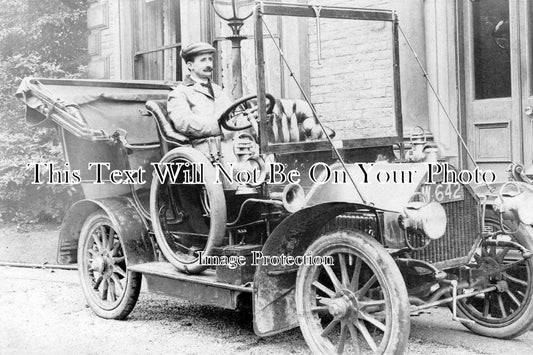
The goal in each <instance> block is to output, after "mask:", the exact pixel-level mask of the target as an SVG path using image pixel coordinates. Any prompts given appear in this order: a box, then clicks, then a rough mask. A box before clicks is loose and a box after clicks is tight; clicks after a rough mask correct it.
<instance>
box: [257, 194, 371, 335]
mask: <svg viewBox="0 0 533 355" xmlns="http://www.w3.org/2000/svg"><path fill="white" fill-rule="evenodd" d="M361 208H365V209H368V206H364V205H358V204H349V203H325V204H320V205H315V206H313V207H310V208H306V209H303V210H300V211H298V212H296V213H294V214H292V215H290V216H288V217H287V218H285V219H284V220H283V221H282V222H281V223H280V224H279V226H278V227H277V228H276V229H275V230H274V231H273V232H272V234H271V235H270V237H269V238H268V240H267V241H266V243H265V245H264V246H263V249H262V253H263V255H267V256H280V255H282V254H284V255H287V256H288V255H291V256H294V257H296V256H303V255H305V251H306V250H307V248H308V247H309V245H311V243H312V242H313V241H314V240H315V239H316V238H317V237H318V231H319V230H320V228H321V227H322V226H324V225H325V224H326V223H327V222H328V221H329V220H331V219H332V218H334V217H335V216H338V215H340V214H343V213H345V212H352V211H356V210H358V209H361ZM297 271H298V267H297V266H287V265H263V264H261V263H260V262H259V264H258V266H257V269H256V272H255V278H254V297H253V300H254V304H253V307H254V331H255V333H256V334H257V335H259V336H268V335H273V334H276V333H279V332H282V331H285V330H288V329H291V328H294V327H297V326H298V317H297V315H296V306H295V303H294V291H295V288H294V286H295V283H296V273H297Z"/></svg>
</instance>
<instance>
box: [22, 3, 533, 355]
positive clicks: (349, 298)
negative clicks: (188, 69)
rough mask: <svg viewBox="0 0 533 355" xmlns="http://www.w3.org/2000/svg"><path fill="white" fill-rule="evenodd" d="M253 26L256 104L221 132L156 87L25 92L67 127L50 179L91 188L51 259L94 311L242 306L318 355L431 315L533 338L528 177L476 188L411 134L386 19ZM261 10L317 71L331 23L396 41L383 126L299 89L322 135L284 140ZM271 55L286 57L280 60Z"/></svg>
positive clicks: (86, 83)
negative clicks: (196, 120)
mask: <svg viewBox="0 0 533 355" xmlns="http://www.w3.org/2000/svg"><path fill="white" fill-rule="evenodd" d="M253 18H254V19H255V35H254V44H255V53H256V59H255V60H256V61H255V64H256V73H257V75H256V87H257V95H254V96H252V97H246V98H243V99H242V100H238V101H237V102H235V104H233V105H232V106H231V107H229V108H228V110H227V111H226V112H224V114H222V116H221V117H220V122H221V125H222V127H224V128H225V129H226V130H227V131H226V135H225V136H224V139H221V138H220V137H213V138H208V139H205V140H201V141H190V140H189V139H188V138H187V137H185V136H184V135H182V134H181V133H180V132H177V131H175V130H174V129H173V127H172V122H171V121H169V120H168V118H167V115H166V101H165V100H166V97H167V94H168V91H169V90H170V89H171V85H169V84H166V83H156V82H140V81H138V82H134V81H130V82H117V81H94V80H61V79H34V78H28V79H25V80H24V81H23V83H22V84H21V86H20V89H19V92H18V93H17V95H19V97H20V98H21V99H22V100H24V102H25V103H26V105H27V120H28V122H29V123H31V124H41V125H45V124H52V125H55V126H57V127H59V131H60V133H61V137H62V143H63V147H64V151H65V156H66V158H67V161H68V163H69V166H68V167H48V169H49V170H50V169H52V170H53V169H56V170H57V174H54V173H51V174H50V176H55V177H56V178H57V179H60V178H61V177H62V179H63V180H62V181H60V182H63V183H65V182H66V183H68V182H69V179H68V178H69V176H70V177H72V176H74V175H79V180H80V182H81V184H82V187H83V189H84V193H85V197H86V198H85V199H84V200H82V201H79V202H77V203H75V204H74V205H73V206H72V207H71V208H70V209H69V211H68V212H67V214H66V216H65V218H64V221H63V224H62V228H61V233H60V240H59V251H58V261H59V262H60V263H66V264H70V263H76V262H77V263H78V269H79V275H80V281H81V286H82V289H83V292H84V294H85V297H86V299H87V302H88V304H89V306H90V307H91V308H92V310H93V311H94V312H95V313H96V314H98V315H99V316H100V317H103V318H109V319H124V318H126V317H127V316H128V314H129V313H130V312H131V311H132V309H133V308H134V306H135V303H136V301H137V298H138V295H139V292H140V288H141V280H142V277H144V279H145V281H146V283H147V286H148V290H149V291H151V292H156V293H162V294H165V295H172V296H177V297H181V298H186V299H190V300H194V301H196V302H199V303H204V304H210V305H217V306H220V307H224V308H228V309H237V308H238V307H244V306H246V305H251V307H252V313H253V324H254V330H255V332H256V334H257V335H258V336H268V335H272V334H276V333H279V332H282V331H285V330H288V329H291V328H294V327H298V326H299V327H300V328H301V331H302V333H303V336H304V338H305V340H306V342H307V344H308V346H309V348H310V349H311V351H312V352H313V353H317V354H318V353H321V354H322V353H328V354H329V353H358V352H373V353H380V354H381V353H383V354H399V353H402V352H403V351H404V350H405V349H406V346H407V342H408V337H409V329H410V318H409V317H410V315H411V314H416V313H419V312H420V311H422V310H424V309H429V308H431V307H435V306H439V305H449V307H450V309H451V311H452V317H453V319H455V320H457V321H460V322H461V323H463V324H464V325H465V326H466V327H467V328H469V329H470V330H472V331H473V332H475V333H477V334H481V335H485V336H491V337H497V338H505V339H509V338H514V337H516V336H519V335H521V334H523V333H524V332H526V331H527V330H528V329H529V328H530V326H531V324H533V287H532V285H533V283H532V275H533V260H532V259H531V251H532V250H533V239H532V237H533V233H532V229H531V227H530V225H529V224H530V223H532V222H533V220H532V219H531V216H530V213H531V212H530V211H531V210H533V209H529V206H530V204H531V201H532V198H531V197H532V196H533V194H532V190H531V189H530V188H529V186H528V184H527V183H526V182H520V181H513V182H500V183H492V184H487V185H483V186H481V187H479V188H478V189H477V190H473V189H472V188H471V186H469V185H468V184H460V183H457V182H453V181H452V182H450V181H446V179H447V178H448V175H450V174H451V175H453V173H454V172H455V173H456V170H454V168H452V167H451V166H448V165H445V164H443V163H442V162H439V161H437V156H436V154H435V150H434V147H435V145H434V144H432V143H431V142H429V141H427V139H426V138H425V137H426V135H425V133H424V132H423V131H421V132H414V133H413V134H412V135H411V137H410V139H407V140H406V139H404V135H403V127H402V116H401V114H402V111H401V102H400V79H399V65H398V64H399V49H398V20H397V18H396V14H395V13H394V12H392V11H386V10H370V9H352V8H341V7H326V6H323V7H320V8H319V9H317V8H316V6H312V5H295V4H282V3H278V2H276V3H270V2H259V3H258V4H257V7H256V9H255V12H254V17H253ZM271 18H283V19H287V18H296V19H299V20H301V22H300V26H303V27H301V28H304V29H305V30H306V31H308V37H307V38H308V44H309V46H308V48H310V49H309V53H311V55H309V57H310V61H311V64H310V66H309V67H310V69H311V70H313V69H317V70H321V69H322V68H323V67H324V66H325V65H328V63H329V64H331V63H332V65H333V66H338V62H337V60H339V59H338V58H340V53H339V52H336V51H335V50H334V49H331V48H329V47H328V46H329V42H326V41H323V40H322V39H321V36H324V37H327V36H328V35H332V34H335V33H338V32H342V31H339V30H338V29H339V26H340V25H339V23H342V26H344V25H345V24H348V25H346V26H348V27H346V31H348V32H349V30H350V29H352V28H355V27H350V26H354V25H352V23H355V24H357V26H359V25H360V24H361V23H363V25H365V26H366V25H367V24H370V26H374V27H373V28H372V30H371V35H374V36H377V35H379V36H382V35H383V34H384V33H386V34H388V36H389V37H387V39H386V42H387V44H385V45H384V47H382V48H381V49H385V50H386V51H388V53H389V54H390V61H389V62H388V63H389V64H390V65H389V66H388V70H390V75H389V76H388V78H389V79H390V85H389V86H388V87H387V89H384V90H383V91H382V92H383V93H385V94H383V95H389V98H390V102H391V104H390V105H389V106H387V110H388V111H386V112H388V115H384V116H383V117H381V118H382V119H384V120H383V121H384V122H385V121H386V122H387V125H388V126H387V127H388V128H387V127H386V128H380V129H379V130H377V131H378V132H380V133H377V134H376V135H374V136H366V137H365V136H361V135H359V136H357V133H358V132H359V133H361V131H363V129H360V128H358V127H359V126H354V124H355V123H354V122H355V121H357V120H364V119H361V118H360V117H358V116H357V115H356V114H353V115H350V117H349V118H343V119H341V120H339V119H337V120H333V119H328V115H333V113H332V112H331V111H328V110H322V111H321V107H327V106H324V105H327V104H328V102H327V100H326V101H324V102H323V103H320V102H311V101H310V100H309V95H306V91H305V90H302V96H303V98H304V99H305V100H307V101H308V102H309V104H308V106H306V108H307V109H310V110H311V111H312V116H311V119H312V120H311V126H312V127H310V130H311V131H312V130H315V131H316V129H318V130H319V132H323V133H324V134H322V135H318V136H316V137H315V139H313V138H310V139H306V138H305V137H303V138H304V140H303V141H302V140H301V137H298V135H296V138H295V139H292V138H290V137H291V134H290V133H287V132H289V129H288V128H287V125H288V122H291V120H294V118H297V117H296V116H294V113H293V114H291V113H289V114H287V112H284V111H283V110H281V109H280V107H281V106H280V105H282V101H281V100H279V97H275V96H272V95H269V94H267V79H266V78H267V74H268V72H267V70H269V69H266V68H265V67H266V66H267V65H268V63H267V60H266V59H265V51H266V48H267V46H268V45H267V44H266V41H267V39H268V34H266V33H264V30H265V29H266V30H267V32H268V33H269V35H270V37H272V38H274V39H275V38H276V36H275V35H273V34H272V33H271V30H270V27H269V26H268V24H272V23H276V22H275V21H274V22H272V21H270V19H271ZM327 21H338V22H334V25H333V27H328V25H326V22H327ZM289 25H290V23H288V24H287V26H289ZM357 26H356V27H357ZM332 28H333V30H335V31H332ZM360 28H364V27H357V29H358V30H359V29H360ZM371 35H369V36H371ZM354 38H355V37H353V36H350V35H348V36H345V37H343V39H342V40H344V41H350V40H354ZM360 39H361V40H363V41H364V40H369V41H371V40H372V38H370V37H368V38H365V37H362V38H360ZM376 43H377V42H376ZM274 45H275V46H276V47H277V42H275V41H274ZM269 46H270V47H268V48H269V50H275V48H274V47H272V44H269ZM328 51H331V53H330V54H331V57H333V58H334V60H333V59H330V57H328V55H329V54H328ZM317 52H318V53H317ZM313 54H317V56H316V58H315V57H314V56H313ZM348 54H349V53H348ZM347 56H348V57H349V55H347ZM280 58H281V59H282V61H285V62H287V60H286V58H285V57H284V55H283V53H282V51H280ZM332 60H333V61H332ZM328 61H330V62H328ZM286 64H289V63H286ZM289 66H290V65H289ZM288 70H289V71H290V76H295V73H294V72H293V71H292V70H291V69H290V68H289V69H288ZM361 73H363V74H361V75H366V77H370V76H369V75H367V74H364V72H361ZM332 77H333V79H335V76H334V75H332ZM311 78H313V76H311ZM318 78H319V81H320V82H323V81H325V80H326V79H324V77H320V76H318ZM380 79H381V77H380ZM298 84H299V83H298ZM313 85H314V84H313V82H311V86H312V87H313ZM331 85H333V84H331ZM313 90H314V89H313V88H312V89H311V96H313V95H314V94H313ZM317 97H318V94H317ZM359 99H360V100H361V102H362V101H363V99H364V98H363V97H362V96H361V97H360V98H359ZM357 100H358V99H354V101H357ZM294 102H297V101H294ZM298 102H299V103H301V102H302V101H298ZM303 102H304V103H305V101H303ZM356 103H357V102H356ZM342 104H349V103H346V102H345V101H344V102H342ZM145 105H146V108H147V109H148V110H146V109H145ZM295 105H296V104H295ZM295 105H293V106H294V107H296V106H295ZM304 106H305V105H304ZM343 107H344V106H339V105H338V106H335V107H334V108H336V109H342V108H343ZM354 107H355V106H354ZM354 107H352V106H350V107H349V108H348V109H349V110H351V109H353V110H355V108H354ZM282 111H283V112H282ZM255 112H257V114H256V113H255ZM256 116H258V119H257V124H255V121H254V120H255V117H256ZM293 116H294V117H293ZM307 118H309V117H307ZM283 120H285V121H283ZM287 120H288V121H287ZM322 121H323V122H322ZM378 121H379V119H375V121H372V122H371V123H372V124H374V123H376V122H378ZM293 122H294V121H293ZM339 122H341V124H338V123H339ZM380 122H381V121H380ZM252 124H254V125H252ZM325 125H327V126H328V127H325ZM250 126H252V127H250ZM254 126H257V128H255V129H254ZM353 127H355V129H351V128H353ZM391 127H392V128H391ZM293 128H294V127H293ZM287 134H288V136H287ZM351 134H354V135H355V138H354V137H350V135H351ZM45 168H46V167H43V169H45ZM444 169H448V171H447V172H444ZM65 170H67V172H66V173H65ZM282 170H283V173H282ZM290 171H293V172H294V171H297V172H300V173H301V174H300V176H298V175H297V174H296V173H294V174H292V175H291V173H289V172H290ZM308 171H309V172H312V173H313V174H311V173H309V174H307V172H308ZM284 178H286V179H287V180H289V181H287V180H283V179H284ZM291 178H292V179H293V180H294V181H292V182H291V181H290V179H291ZM335 178H337V179H335ZM49 182H54V183H57V182H58V181H56V180H54V181H49ZM70 182H72V179H71V180H70Z"/></svg>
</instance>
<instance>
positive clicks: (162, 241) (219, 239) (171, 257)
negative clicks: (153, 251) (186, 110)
mask: <svg viewBox="0 0 533 355" xmlns="http://www.w3.org/2000/svg"><path fill="white" fill-rule="evenodd" d="M176 159H187V160H188V161H190V162H193V163H196V164H203V167H204V179H205V182H206V184H205V187H206V190H207V196H208V198H209V205H210V210H211V219H210V226H209V237H208V240H207V243H206V246H205V248H204V255H206V256H207V255H212V253H213V249H214V248H215V247H218V246H221V245H222V243H223V240H224V236H225V233H226V220H227V212H226V197H225V196H224V190H223V188H222V184H216V183H215V181H216V171H215V168H214V167H213V165H212V164H211V162H210V161H209V160H208V159H207V157H206V156H205V155H204V154H203V153H201V152H199V151H198V150H196V149H194V148H190V147H178V148H175V149H172V150H171V151H169V152H168V153H167V154H165V156H164V157H163V158H162V159H161V161H160V164H164V163H170V162H171V161H173V160H176ZM209 182H210V183H209ZM160 186H161V183H160V181H159V179H158V178H157V177H156V176H154V178H153V179H152V185H151V187H150V218H151V220H152V228H153V230H154V234H155V238H156V240H157V243H158V245H159V248H160V249H161V252H162V253H163V255H164V256H165V258H167V260H168V261H169V262H170V263H171V264H172V265H174V267H176V268H177V269H178V270H179V271H181V272H184V273H187V274H198V273H201V272H202V271H204V270H205V269H207V267H208V265H202V264H200V262H199V261H200V260H199V259H196V260H195V261H192V262H190V263H185V262H182V261H181V260H179V259H178V258H176V256H175V254H174V252H173V251H172V249H171V248H170V246H169V245H168V243H167V241H166V238H165V236H164V231H163V228H162V226H161V222H160V220H159V213H158V207H157V194H158V191H159V188H160Z"/></svg>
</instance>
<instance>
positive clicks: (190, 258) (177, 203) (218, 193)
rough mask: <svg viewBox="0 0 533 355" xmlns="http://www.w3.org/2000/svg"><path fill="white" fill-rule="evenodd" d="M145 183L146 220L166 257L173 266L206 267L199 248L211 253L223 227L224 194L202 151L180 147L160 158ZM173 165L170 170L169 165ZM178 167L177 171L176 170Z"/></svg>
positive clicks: (182, 268) (197, 269)
mask: <svg viewBox="0 0 533 355" xmlns="http://www.w3.org/2000/svg"><path fill="white" fill-rule="evenodd" d="M159 169H160V173H161V174H170V172H172V171H174V176H173V177H170V175H166V178H164V179H163V178H162V177H163V176H160V177H158V176H157V175H154V178H153V179H152V186H151V188H150V219H151V221H152V228H153V231H154V234H155V237H156V240H157V243H158V245H159V248H160V249H161V252H162V253H163V255H164V256H165V258H166V259H167V260H168V261H169V262H170V263H171V264H172V265H174V266H175V267H176V268H177V269H178V270H180V271H182V272H185V273H189V274H197V273H200V272H202V271H203V270H205V269H206V268H207V267H208V265H204V264H202V263H201V260H200V253H203V255H212V254H213V250H214V248H215V247H217V246H220V245H221V244H222V242H223V238H224V236H225V231H226V199H225V197H224V190H223V188H222V184H217V183H215V181H216V179H217V176H216V171H215V168H214V167H213V165H212V164H211V162H210V161H209V160H208V159H207V158H206V156H205V155H204V154H202V153H201V152H199V151H197V150H195V149H193V148H189V147H179V148H176V149H173V150H171V151H170V152H168V153H167V154H166V155H165V156H164V157H163V158H162V159H161V161H160V162H159ZM172 169H174V170H172ZM178 169H179V170H178Z"/></svg>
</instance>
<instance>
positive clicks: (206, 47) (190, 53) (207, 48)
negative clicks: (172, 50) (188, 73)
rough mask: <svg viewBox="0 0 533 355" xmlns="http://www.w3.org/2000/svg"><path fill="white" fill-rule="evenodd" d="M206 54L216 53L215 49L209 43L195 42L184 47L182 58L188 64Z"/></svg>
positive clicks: (181, 53)
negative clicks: (198, 56)
mask: <svg viewBox="0 0 533 355" xmlns="http://www.w3.org/2000/svg"><path fill="white" fill-rule="evenodd" d="M205 53H215V48H214V47H213V46H212V45H210V44H209V43H205V42H195V43H190V44H188V45H186V46H185V47H183V48H182V49H181V52H180V56H181V57H182V58H183V60H184V61H186V62H187V61H190V60H192V59H194V57H195V56H197V55H200V54H205Z"/></svg>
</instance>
